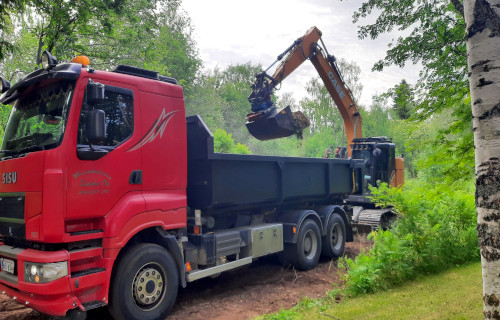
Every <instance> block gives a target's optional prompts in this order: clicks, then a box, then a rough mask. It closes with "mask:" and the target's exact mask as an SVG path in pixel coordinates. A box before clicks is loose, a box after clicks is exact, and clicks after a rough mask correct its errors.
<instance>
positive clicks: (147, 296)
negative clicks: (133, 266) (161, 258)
mask: <svg viewBox="0 0 500 320" xmlns="http://www.w3.org/2000/svg"><path fill="white" fill-rule="evenodd" d="M164 291H165V277H164V272H163V270H162V268H161V267H160V266H159V265H157V264H147V265H145V266H143V267H142V268H141V269H140V270H139V271H138V272H137V273H136V275H135V278H134V286H133V288H132V293H133V297H134V300H135V302H136V303H137V305H138V306H139V307H141V308H142V309H148V310H151V309H154V308H155V307H156V306H157V305H158V303H159V302H160V301H161V300H162V299H163V296H164Z"/></svg>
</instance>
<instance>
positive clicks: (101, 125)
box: [85, 109, 106, 144]
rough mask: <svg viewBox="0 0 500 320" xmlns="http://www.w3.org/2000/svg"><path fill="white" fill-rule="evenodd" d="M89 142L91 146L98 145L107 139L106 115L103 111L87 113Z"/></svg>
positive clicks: (97, 110) (86, 124)
mask: <svg viewBox="0 0 500 320" xmlns="http://www.w3.org/2000/svg"><path fill="white" fill-rule="evenodd" d="M85 126H86V129H87V140H88V141H89V143H90V144H95V143H98V142H99V141H101V140H104V139H105V138H106V114H105V113H104V111H103V110H99V109H95V110H88V111H87V121H86V123H85Z"/></svg>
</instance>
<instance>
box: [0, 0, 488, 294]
mask: <svg viewBox="0 0 500 320" xmlns="http://www.w3.org/2000/svg"><path fill="white" fill-rule="evenodd" d="M352 19H353V25H352V27H353V28H355V27H357V28H358V36H359V37H360V38H361V39H363V38H371V39H376V38H377V37H378V36H380V35H382V34H386V33H390V32H391V31H392V30H394V29H397V30H403V31H405V34H406V36H401V37H399V38H397V39H394V40H393V41H392V42H391V43H389V44H388V48H389V49H388V51H387V54H386V57H385V58H384V59H382V60H380V61H379V62H377V63H376V64H375V65H374V67H373V69H374V70H383V69H384V68H385V67H387V66H392V65H395V66H404V65H405V64H407V63H420V64H421V65H422V71H421V73H420V75H419V80H418V82H417V83H416V84H415V85H410V84H409V83H407V82H406V81H405V79H401V82H400V83H399V84H398V85H397V86H395V87H394V88H392V89H391V90H389V91H388V92H386V93H384V94H380V95H377V96H374V97H373V99H372V103H371V104H369V105H359V106H358V107H359V109H360V112H361V116H362V123H363V135H364V136H366V137H368V136H387V137H390V138H392V140H393V142H394V143H395V145H396V153H397V154H400V155H401V154H402V155H404V158H405V174H406V179H407V182H406V185H405V188H404V190H403V189H391V188H388V187H387V186H381V187H380V189H379V190H378V191H377V190H375V189H374V191H373V194H374V196H375V199H376V201H378V202H379V203H380V204H381V205H389V204H390V205H393V206H394V207H395V208H396V209H397V210H398V212H399V214H400V216H401V219H399V220H398V222H397V223H396V226H395V227H394V228H393V229H392V230H391V231H388V232H378V233H374V234H373V235H372V237H373V238H374V239H375V246H374V249H373V250H371V251H370V252H368V253H365V254H364V255H362V256H361V257H359V258H358V259H357V261H350V260H345V261H344V266H345V267H346V268H347V269H348V282H347V283H348V287H349V288H350V290H351V292H352V293H363V292H372V291H375V290H378V289H384V288H387V287H390V286H392V285H395V284H398V283H400V282H402V281H405V280H407V279H411V278H414V277H416V276H418V275H419V274H425V273H431V272H437V271H440V270H443V269H445V268H448V267H450V266H454V265H457V264H462V263H467V262H470V261H477V260H478V259H479V250H478V244H477V235H476V232H475V226H476V218H475V217H476V216H475V210H474V180H473V179H474V169H473V168H474V142H473V131H472V114H471V108H470V94H469V84H468V80H467V79H468V78H467V61H466V58H467V56H466V39H465V22H464V18H463V6H462V2H461V1H460V0H449V1H448V0H366V1H364V2H363V3H362V5H361V6H360V7H359V8H358V9H357V10H356V11H355V12H353V16H352ZM307 27H309V26H304V28H305V29H306V28H307ZM305 29H304V31H305ZM193 32H194V28H193V25H192V21H191V20H190V18H189V16H188V14H187V13H186V12H185V11H183V10H182V9H181V1H180V0H149V1H148V0H114V1H112V0H85V1H84V0H68V1H66V0H48V1H40V0H6V1H2V3H0V75H1V76H2V77H4V79H7V80H8V81H10V82H11V83H15V82H16V81H18V80H19V79H21V78H22V77H24V76H25V75H27V74H28V73H29V72H31V71H33V70H35V69H36V68H38V67H39V66H40V56H41V53H42V52H43V50H47V51H50V52H51V53H52V54H54V55H55V56H56V57H57V58H58V59H59V61H67V60H70V59H71V58H72V57H74V56H75V55H78V54H85V55H87V56H89V57H90V60H91V64H92V67H93V68H96V69H105V70H111V69H113V68H114V67H115V66H116V65H118V64H128V65H132V66H137V67H141V68H146V69H151V70H155V71H159V72H160V74H162V75H167V76H172V77H175V78H176V79H177V80H178V81H179V84H180V85H182V86H183V88H184V93H185V102H186V112H187V114H188V115H192V114H199V115H200V116H201V117H202V118H203V119H204V121H205V122H206V124H207V125H208V127H209V128H210V129H211V130H212V132H213V134H214V137H215V148H216V151H218V152H231V153H252V154H262V155H284V156H300V157H323V156H324V155H325V150H328V149H329V148H335V147H337V146H345V145H346V143H347V142H346V141H345V137H344V134H343V123H342V118H341V116H340V114H339V112H338V110H337V108H336V107H335V105H334V102H333V100H332V99H331V97H330V96H329V94H328V92H327V91H326V89H325V88H324V86H323V84H322V82H321V80H320V79H319V77H315V76H314V75H312V76H311V78H310V79H309V81H307V83H306V84H305V86H306V91H307V95H306V96H305V97H303V98H301V99H300V100H298V101H297V100H296V97H294V94H293V93H292V92H289V93H282V94H281V95H280V96H279V97H275V100H276V104H277V106H278V108H282V107H285V106H288V105H290V106H291V107H292V109H293V110H302V111H303V112H304V113H305V114H306V115H307V116H308V118H309V119H310V120H311V126H310V128H309V129H308V130H306V131H305V132H304V138H303V139H302V140H301V139H297V138H296V137H289V138H285V139H279V140H273V141H266V142H261V141H258V140H256V139H254V138H252V137H251V136H250V135H249V134H248V132H247V130H246V128H245V115H246V114H247V113H249V110H250V104H249V103H248V100H247V98H248V96H249V94H250V91H251V89H250V85H251V84H252V83H253V82H254V77H255V74H256V73H258V72H260V71H261V70H262V69H263V66H261V65H255V64H252V63H251V62H248V63H245V64H235V65H230V66H228V67H225V68H215V69H206V68H203V63H204V62H203V61H202V60H201V59H200V55H199V52H198V49H197V46H196V42H195V40H194V37H193ZM298 36H300V35H297V37H298ZM292 40H293V39H290V41H292ZM326 45H327V46H328V44H326ZM283 49H285V48H283ZM278 53H279V52H276V54H278ZM265 63H271V61H266V62H265ZM338 63H339V67H340V69H341V72H342V74H343V77H344V79H345V81H346V83H347V85H348V86H349V87H350V88H351V90H352V92H353V94H354V97H355V98H357V99H359V96H360V94H361V91H362V90H363V84H362V83H360V80H359V73H360V69H359V67H358V66H357V65H356V63H355V62H353V61H349V60H346V59H339V61H338ZM285 81H286V80H285ZM9 112H10V106H4V107H2V108H0V134H3V129H4V128H5V125H6V123H7V120H8V116H9Z"/></svg>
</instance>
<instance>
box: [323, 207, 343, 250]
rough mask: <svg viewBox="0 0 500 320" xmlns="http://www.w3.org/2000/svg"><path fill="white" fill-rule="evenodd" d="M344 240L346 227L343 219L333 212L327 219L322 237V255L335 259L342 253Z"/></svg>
mask: <svg viewBox="0 0 500 320" xmlns="http://www.w3.org/2000/svg"><path fill="white" fill-rule="evenodd" d="M345 240H346V229H345V223H344V219H342V217H341V216H340V215H339V214H338V213H336V212H334V213H332V215H331V216H330V219H328V224H327V226H326V234H325V236H324V237H323V238H322V250H321V253H322V255H323V257H325V258H328V259H337V258H338V257H341V256H342V255H343V254H344V249H345Z"/></svg>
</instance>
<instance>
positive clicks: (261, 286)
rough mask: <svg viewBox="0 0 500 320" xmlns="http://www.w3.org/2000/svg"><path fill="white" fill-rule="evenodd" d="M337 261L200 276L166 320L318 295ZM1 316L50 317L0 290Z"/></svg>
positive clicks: (262, 263)
mask: <svg viewBox="0 0 500 320" xmlns="http://www.w3.org/2000/svg"><path fill="white" fill-rule="evenodd" d="M369 246H370V244H368V243H367V242H366V241H364V240H362V238H361V237H357V241H356V242H354V243H348V244H347V246H346V254H347V256H349V257H350V258H353V257H355V256H356V255H357V254H358V253H359V252H360V251H361V249H362V248H368V247H369ZM339 282H340V276H339V274H338V269H337V261H321V262H320V264H319V265H318V266H317V267H316V268H315V269H313V270H310V271H307V272H297V271H295V270H293V269H285V268H283V267H281V266H279V265H278V264H277V263H276V261H275V259H273V258H272V257H269V258H265V259H260V260H259V261H257V262H255V263H253V264H252V265H249V266H247V267H243V268H240V269H238V270H234V271H230V272H226V273H223V274H221V275H220V276H219V277H218V278H216V279H211V278H208V279H202V280H199V281H197V282H194V283H191V284H188V286H187V288H185V289H181V290H180V291H179V296H178V298H177V303H176V305H175V307H174V310H173V311H172V313H171V314H170V316H169V317H168V320H181V319H190V320H201V319H203V320H204V319H215V320H222V319H248V318H252V317H255V316H258V315H262V314H265V313H272V312H277V311H279V310H280V309H288V308H290V307H292V306H294V305H295V304H297V302H299V301H300V299H301V298H302V297H305V296H307V297H310V298H319V297H321V296H324V295H325V293H326V292H327V291H329V290H331V289H332V283H339ZM0 319H2V320H35V319H37V320H49V319H51V318H50V317H48V316H45V315H42V314H40V313H38V312H36V311H34V310H32V309H29V308H25V307H24V306H22V305H20V304H17V303H16V302H14V301H12V300H11V299H8V298H7V297H6V296H4V295H0ZM88 319H89V320H105V319H111V318H110V317H109V315H108V314H107V312H106V311H105V309H104V310H98V311H95V310H94V311H91V312H89V316H88Z"/></svg>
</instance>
